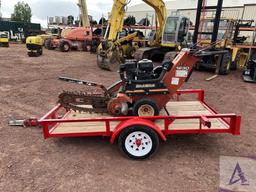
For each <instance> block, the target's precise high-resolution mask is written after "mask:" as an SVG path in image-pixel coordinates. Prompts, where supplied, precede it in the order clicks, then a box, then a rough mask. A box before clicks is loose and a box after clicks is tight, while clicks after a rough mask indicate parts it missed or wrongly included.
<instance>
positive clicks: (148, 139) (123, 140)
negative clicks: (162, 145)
mask: <svg viewBox="0 0 256 192" xmlns="http://www.w3.org/2000/svg"><path fill="white" fill-rule="evenodd" d="M118 146H119V149H120V150H121V152H123V153H124V154H125V155H126V156H128V157H129V158H132V159H137V160H139V159H146V158H148V157H150V156H152V155H153V154H154V153H155V152H156V151H157V149H158V146H159V138H158V135H157V133H156V132H155V131H154V130H152V129H151V128H150V127H147V126H141V125H135V126H132V127H128V128H125V129H124V130H123V131H122V132H121V133H120V135H119V138H118Z"/></svg>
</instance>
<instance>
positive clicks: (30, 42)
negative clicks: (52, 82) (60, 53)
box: [26, 36, 43, 57]
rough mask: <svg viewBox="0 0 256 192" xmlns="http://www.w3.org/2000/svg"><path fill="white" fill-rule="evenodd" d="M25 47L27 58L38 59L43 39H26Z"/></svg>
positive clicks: (33, 37)
mask: <svg viewBox="0 0 256 192" xmlns="http://www.w3.org/2000/svg"><path fill="white" fill-rule="evenodd" d="M26 47H27V52H28V56H29V57H38V56H40V55H42V54H43V39H42V38H41V37H40V36H30V37H27V38H26Z"/></svg>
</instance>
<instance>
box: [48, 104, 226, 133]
mask: <svg viewBox="0 0 256 192" xmlns="http://www.w3.org/2000/svg"><path fill="white" fill-rule="evenodd" d="M166 109H167V111H168V113H169V115H170V116H190V115H193V116H195V115H214V114H215V113H214V112H213V111H212V110H210V109H209V108H208V107H207V106H206V105H204V103H203V102H201V101H171V102H169V103H168V104H167V106H166ZM160 115H161V116H168V114H167V113H166V111H165V110H162V111H161V114H160ZM102 117H106V118H108V117H111V116H109V115H108V114H96V113H91V114H90V113H78V112H74V111H70V112H69V113H68V114H67V115H66V116H65V117H64V118H65V119H83V118H102ZM210 121H211V128H208V127H204V126H202V127H201V129H202V130H204V129H215V130H218V129H229V126H228V125H227V124H226V123H225V122H224V121H223V120H222V119H221V118H213V119H210ZM120 122H121V120H119V121H110V122H109V124H110V131H111V132H112V131H113V130H114V129H115V127H116V126H117V125H118V124H119V123H120ZM154 123H155V124H156V125H157V126H158V127H159V128H160V129H161V130H164V128H165V126H164V119H160V120H156V121H155V122H154ZM168 129H169V130H199V129H200V120H199V119H196V118H190V119H175V120H174V122H173V123H171V124H170V125H169V127H168ZM105 131H106V122H105V121H86V122H68V123H67V122H65V123H58V124H57V125H55V126H54V127H53V128H52V129H50V130H49V133H50V134H69V133H70V134H71V133H93V132H105Z"/></svg>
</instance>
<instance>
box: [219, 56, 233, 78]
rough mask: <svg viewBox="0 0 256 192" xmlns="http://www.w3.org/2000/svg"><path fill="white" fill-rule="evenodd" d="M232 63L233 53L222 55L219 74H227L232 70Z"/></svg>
mask: <svg viewBox="0 0 256 192" xmlns="http://www.w3.org/2000/svg"><path fill="white" fill-rule="evenodd" d="M230 65H231V53H230V52H227V53H225V54H223V56H222V59H221V64H220V69H219V74H220V75H227V74H228V73H229V72H230Z"/></svg>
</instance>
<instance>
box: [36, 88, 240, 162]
mask: <svg viewBox="0 0 256 192" xmlns="http://www.w3.org/2000/svg"><path fill="white" fill-rule="evenodd" d="M176 94H177V100H175V101H170V102H168V103H167V105H166V107H165V109H164V110H162V111H161V113H160V115H159V116H152V117H138V116H122V117H112V116H110V115H108V114H98V113H84V112H83V113H78V112H75V111H73V110H65V109H64V108H63V107H61V106H60V105H59V104H58V105H57V106H55V107H54V108H53V109H52V110H50V111H49V112H48V113H47V114H46V115H44V116H43V117H42V118H41V119H40V120H39V124H40V125H41V126H42V127H43V133H44V138H45V139H46V138H50V137H81V136H109V137H110V143H111V144H112V143H114V142H115V141H116V140H117V141H118V145H119V147H120V149H121V151H123V152H124V153H125V154H126V155H127V156H129V157H131V158H134V159H144V158H147V157H149V156H151V155H152V154H153V153H154V152H156V150H157V148H158V145H159V139H162V140H164V141H165V140H166V136H167V135H171V134H193V133H194V134H202V133H231V134H233V135H240V123H241V117H240V116H239V115H236V114H233V113H230V114H220V113H217V112H216V111H215V110H213V109H212V108H211V107H210V106H209V105H207V104H206V103H205V102H204V91H203V90H179V91H177V93H176ZM192 94H195V95H196V98H197V99H196V100H193V101H188V100H187V101H182V100H180V96H181V95H192ZM182 97H183V96H182Z"/></svg>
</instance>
